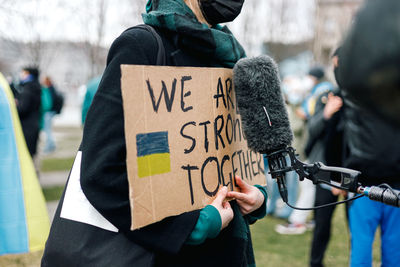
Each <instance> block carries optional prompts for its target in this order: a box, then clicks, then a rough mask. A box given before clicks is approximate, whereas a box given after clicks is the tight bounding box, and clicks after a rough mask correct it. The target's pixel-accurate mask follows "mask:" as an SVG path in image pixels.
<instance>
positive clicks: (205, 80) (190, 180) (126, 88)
mask: <svg viewBox="0 0 400 267" xmlns="http://www.w3.org/2000/svg"><path fill="white" fill-rule="evenodd" d="M121 69H122V80H121V87H122V97H123V106H124V116H125V138H126V147H127V169H128V179H129V190H130V205H131V212H132V225H131V229H132V230H134V229H137V228H141V227H144V226H146V225H148V224H151V223H154V222H158V221H160V220H162V219H164V218H166V217H169V216H173V215H179V214H182V213H184V212H188V211H192V210H196V209H201V208H203V207H205V206H206V205H207V204H209V203H210V202H211V201H212V199H213V198H214V196H215V194H216V193H217V191H218V189H219V187H220V186H221V185H227V186H228V188H229V189H230V190H233V189H234V183H233V178H234V176H235V175H238V176H240V177H241V178H242V179H244V180H245V181H246V182H247V183H249V184H261V185H264V184H266V179H265V174H264V161H263V158H262V155H260V154H258V153H255V152H253V151H251V150H249V149H248V148H247V142H246V140H245V139H244V136H243V133H242V128H241V127H242V125H241V121H240V116H239V114H238V110H237V109H236V100H235V94H234V91H233V84H232V70H231V69H223V68H192V67H165V66H139V65H122V66H121Z"/></svg>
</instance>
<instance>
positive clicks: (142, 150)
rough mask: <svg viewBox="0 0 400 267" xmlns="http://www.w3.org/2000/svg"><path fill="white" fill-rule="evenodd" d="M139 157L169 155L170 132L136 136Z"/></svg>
mask: <svg viewBox="0 0 400 267" xmlns="http://www.w3.org/2000/svg"><path fill="white" fill-rule="evenodd" d="M136 148H137V156H138V157H143V156H147V155H152V154H160V153H169V145H168V132H153V133H145V134H138V135H136Z"/></svg>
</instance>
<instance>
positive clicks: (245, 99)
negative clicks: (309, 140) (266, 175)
mask: <svg viewBox="0 0 400 267" xmlns="http://www.w3.org/2000/svg"><path fill="white" fill-rule="evenodd" d="M233 84H234V86H235V92H236V100H237V105H238V108H239V114H240V115H241V117H242V124H243V131H244V134H245V136H246V139H247V144H248V146H249V148H250V149H252V150H254V151H256V152H259V153H262V154H269V153H271V152H275V151H277V150H279V149H282V148H286V147H287V146H290V144H291V142H292V140H293V133H292V130H291V128H290V123H289V117H288V113H287V110H286V107H285V104H284V100H283V96H282V91H281V82H280V79H279V75H278V67H277V65H276V63H275V62H274V60H273V59H272V58H270V57H268V56H265V55H263V56H258V57H254V58H243V59H241V60H239V61H238V62H237V63H236V65H235V67H234V68H233Z"/></svg>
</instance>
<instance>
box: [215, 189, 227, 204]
mask: <svg viewBox="0 0 400 267" xmlns="http://www.w3.org/2000/svg"><path fill="white" fill-rule="evenodd" d="M227 193H228V187H226V186H223V187H221V189H219V191H218V193H217V197H216V198H215V202H217V203H222V202H223V201H224V200H225V198H226V194H227Z"/></svg>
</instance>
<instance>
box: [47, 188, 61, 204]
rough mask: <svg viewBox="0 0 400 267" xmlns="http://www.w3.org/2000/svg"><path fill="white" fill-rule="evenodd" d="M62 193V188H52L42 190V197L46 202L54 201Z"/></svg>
mask: <svg viewBox="0 0 400 267" xmlns="http://www.w3.org/2000/svg"><path fill="white" fill-rule="evenodd" d="M63 191H64V186H52V187H46V188H43V195H44V198H45V199H46V202H49V201H56V200H59V199H60V198H61V195H62V193H63Z"/></svg>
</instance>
